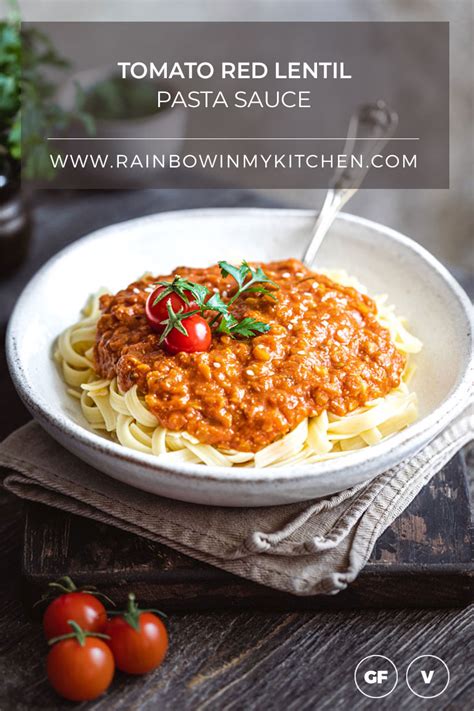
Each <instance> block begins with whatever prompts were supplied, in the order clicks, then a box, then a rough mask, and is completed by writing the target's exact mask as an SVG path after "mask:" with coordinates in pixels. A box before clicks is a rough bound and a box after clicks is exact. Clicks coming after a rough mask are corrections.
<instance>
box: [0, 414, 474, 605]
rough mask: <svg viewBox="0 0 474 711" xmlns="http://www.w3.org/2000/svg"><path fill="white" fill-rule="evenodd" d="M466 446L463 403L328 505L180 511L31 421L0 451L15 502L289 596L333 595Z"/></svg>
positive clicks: (473, 431)
mask: <svg viewBox="0 0 474 711" xmlns="http://www.w3.org/2000/svg"><path fill="white" fill-rule="evenodd" d="M473 438H474V408H473V407H472V405H471V406H470V407H469V408H467V409H466V410H465V411H464V413H463V414H462V415H461V416H460V417H458V418H457V419H456V420H455V421H454V422H453V423H452V424H451V425H450V426H449V427H448V428H447V429H446V430H445V431H444V432H443V433H442V434H440V435H439V436H438V437H437V438H436V439H435V440H433V441H432V442H431V443H430V444H429V445H428V446H427V447H426V448H425V449H424V450H423V451H421V452H420V453H419V454H417V455H416V456H415V457H413V458H412V459H411V460H410V461H405V462H402V464H400V465H398V466H396V467H394V468H393V469H390V470H389V471H387V472H386V473H385V474H382V475H380V476H378V477H377V478H376V479H374V480H373V481H372V482H370V483H369V484H368V485H364V486H359V487H355V488H353V489H350V490H348V491H344V492H342V493H340V494H335V495H333V496H331V497H329V498H327V499H323V500H318V501H314V502H305V503H298V504H289V505H286V506H275V507H265V508H253V509H241V508H230V509H229V508H218V507H212V506H199V505H196V504H185V503H181V502H179V501H171V500H170V499H165V498H161V497H159V496H154V495H152V494H148V493H146V492H143V491H139V490H137V489H134V488H132V487H130V486H127V485H125V484H121V483H120V482H118V481H115V480H114V479H112V478H110V477H108V476H106V475H105V474H101V473H100V472H98V471H96V470H95V469H93V468H92V467H90V466H88V465H87V464H85V463H84V462H82V461H81V460H80V459H77V458H76V457H74V456H73V455H72V454H70V453H69V452H67V451H66V450H65V449H63V448H62V447H61V446H60V445H59V444H57V443H56V442H55V441H54V440H53V439H51V438H50V437H49V436H48V435H47V434H46V433H45V432H44V431H43V430H42V429H41V427H40V426H39V425H38V424H36V423H34V422H31V423H29V424H27V425H25V426H24V427H22V428H21V429H19V430H17V431H16V432H14V433H13V434H12V435H10V437H8V438H7V439H6V440H5V441H4V442H3V443H2V444H1V445H0V465H1V466H3V467H5V468H6V469H7V472H6V475H5V478H4V482H3V483H4V486H5V487H6V489H8V490H9V491H11V492H13V493H14V494H16V495H17V496H20V497H21V498H24V499H29V500H31V501H37V502H41V503H44V504H48V505H49V506H55V507H57V508H60V509H64V510H66V511H70V512H71V513H74V514H79V515H81V516H86V517H89V518H93V519H96V520H98V521H101V522H103V523H107V524H111V525H113V526H117V527H118V528H122V529H125V530H127V531H130V532H132V533H136V534H138V535H140V536H144V537H146V538H149V539H151V540H153V541H159V542H160V543H164V544H166V545H167V546H170V547H171V548H175V549H177V550H178V551H181V552H182V553H185V554H187V555H189V556H192V557H194V558H198V559H199V560H202V561H205V562H206V563H210V564H211V565H214V566H217V567H218V568H223V569H225V570H228V571H230V572H232V573H235V574H236V575H240V576H242V577H244V578H249V579H250V580H254V581H255V582H258V583H262V584H264V585H268V586H270V587H272V588H276V589H278V590H284V591H286V592H290V593H294V594H297V595H315V594H318V593H324V594H334V593H337V592H339V591H340V590H343V589H344V588H345V587H347V585H348V584H349V583H351V582H352V581H353V580H355V578H356V577H357V575H358V574H359V572H360V570H361V569H362V568H363V567H364V565H365V564H366V562H367V560H368V558H369V556H370V553H371V551H372V549H373V547H374V544H375V541H376V540H377V538H378V537H379V536H380V535H381V533H383V531H384V530H385V529H386V528H387V526H389V525H390V523H392V521H393V520H394V519H395V518H396V517H397V516H399V515H400V514H401V513H402V511H403V510H404V509H405V508H406V507H407V506H408V504H409V503H410V502H411V501H412V500H413V499H414V497H415V496H416V494H417V493H418V492H419V491H420V489H421V488H422V487H423V486H424V485H425V484H426V483H427V482H428V481H429V480H430V479H431V477H432V476H434V474H435V473H436V472H438V471H439V470H440V469H441V467H443V466H444V464H446V462H448V461H449V460H450V459H451V458H452V457H453V456H454V454H455V453H456V452H457V451H458V450H459V449H461V447H463V446H464V445H465V444H466V443H467V442H469V441H471V440H472V439H473Z"/></svg>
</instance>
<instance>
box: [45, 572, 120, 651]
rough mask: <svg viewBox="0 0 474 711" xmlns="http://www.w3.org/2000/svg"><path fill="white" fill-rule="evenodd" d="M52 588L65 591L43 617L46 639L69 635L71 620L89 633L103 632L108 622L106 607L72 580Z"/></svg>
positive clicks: (68, 579)
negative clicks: (78, 588)
mask: <svg viewBox="0 0 474 711" xmlns="http://www.w3.org/2000/svg"><path fill="white" fill-rule="evenodd" d="M51 587H55V588H58V589H59V590H64V591H66V592H64V593H63V594H62V595H60V596H59V597H57V598H56V599H55V600H53V601H52V602H50V604H49V605H48V607H47V608H46V611H45V613H44V616H43V628H44V634H45V636H46V639H51V638H52V637H59V636H61V635H63V634H69V633H70V632H71V627H70V625H69V624H68V621H69V620H73V621H74V622H77V624H78V625H79V626H80V627H82V629H84V630H86V631H88V632H102V631H103V629H104V627H105V624H106V622H107V613H106V611H105V607H104V606H103V604H102V603H101V601H100V600H98V599H97V598H96V597H95V596H94V595H93V594H92V593H90V592H81V591H80V590H77V589H76V586H75V585H74V583H73V582H72V580H71V579H70V578H67V577H65V578H62V579H61V581H59V582H58V583H52V584H51Z"/></svg>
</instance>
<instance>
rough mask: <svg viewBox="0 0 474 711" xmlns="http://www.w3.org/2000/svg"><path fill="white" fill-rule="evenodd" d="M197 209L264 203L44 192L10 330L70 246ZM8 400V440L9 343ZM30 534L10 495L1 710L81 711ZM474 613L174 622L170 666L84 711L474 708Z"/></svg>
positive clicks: (3, 568) (11, 414)
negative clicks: (33, 585)
mask: <svg viewBox="0 0 474 711" xmlns="http://www.w3.org/2000/svg"><path fill="white" fill-rule="evenodd" d="M193 202H194V204H195V205H208V206H211V205H215V204H218V205H221V206H223V205H236V204H237V205H239V204H245V205H252V204H256V202H255V201H254V199H253V198H252V196H248V195H242V194H240V193H235V192H232V191H205V192H204V191H193V192H185V191H163V192H160V193H159V192H156V191H143V192H134V193H121V192H119V191H117V192H115V193H105V194H104V193H82V194H80V195H79V196H78V195H74V194H71V193H63V194H61V195H59V194H55V195H53V194H51V193H45V194H44V195H43V196H41V197H40V198H37V210H36V223H37V226H36V232H35V239H34V243H33V245H32V249H31V252H30V257H29V260H28V261H27V262H26V263H25V264H24V266H23V267H22V268H21V269H20V270H19V272H18V273H17V274H16V275H14V276H12V278H11V279H9V280H8V281H6V282H5V281H4V282H3V283H0V303H1V308H2V311H1V312H0V317H1V323H2V324H3V325H4V324H5V321H6V318H7V317H8V314H9V311H10V309H11V305H12V304H13V303H14V301H15V298H16V297H17V295H18V293H19V291H20V290H21V288H22V286H23V284H24V283H25V282H26V280H27V279H28V278H29V276H30V275H31V274H32V273H33V272H34V271H35V270H36V269H37V268H38V266H39V265H40V264H41V263H42V262H43V261H45V259H47V258H48V257H49V256H50V255H51V254H53V253H54V252H55V251H57V250H58V249H59V248H60V247H61V246H63V245H64V244H66V243H67V242H69V241H72V240H73V239H76V238H77V237H78V236H80V235H81V234H85V233H86V232H88V231H89V230H91V229H93V228H94V227H95V226H100V225H105V224H108V223H110V222H112V221H118V220H120V219H125V218H126V217H130V216H134V215H139V214H147V213H151V212H155V211H157V210H163V209H180V208H183V207H191V206H192V204H193ZM2 340H3V339H2ZM0 401H1V402H2V408H1V410H0V439H2V438H3V437H4V436H6V435H7V434H8V432H9V431H11V430H12V429H14V428H15V427H17V426H18V425H20V424H22V423H23V422H25V421H26V420H27V418H28V415H27V413H26V412H25V411H24V409H23V407H22V406H21V404H20V403H19V401H18V399H17V397H16V394H15V393H14V391H13V389H12V386H11V383H10V382H9V380H8V376H7V374H6V365H5V362H4V350H3V347H2V349H1V350H0ZM22 532H23V516H22V503H21V502H19V501H17V500H15V499H14V498H13V497H11V496H10V495H8V494H6V493H5V492H3V491H0V679H1V681H0V709H1V711H10V710H12V711H13V710H21V709H62V708H64V709H66V708H72V705H71V704H69V703H66V702H62V701H61V700H60V699H58V697H56V695H55V694H54V693H53V692H52V691H51V690H50V688H49V686H48V684H47V681H46V676H45V671H44V661H45V655H46V645H45V643H44V641H43V639H42V633H41V626H40V624H39V623H38V622H35V621H32V620H31V619H29V618H28V617H27V615H26V613H25V611H24V608H23V604H22V601H21V586H20V555H21V548H22ZM473 610H474V608H473V607H470V608H464V609H462V610H449V609H443V610H429V611H428V610H423V609H420V610H409V611H404V610H387V611H363V612H361V611H355V612H346V611H344V612H317V613H286V614H285V613H265V612H259V613H252V612H241V613H235V612H220V613H206V614H198V613H193V614H183V615H173V617H172V619H171V620H170V630H171V645H170V652H169V655H168V658H167V659H166V661H165V662H164V664H163V665H162V667H161V668H160V669H158V670H156V672H154V673H151V674H149V675H148V676H146V677H143V678H138V679H134V678H131V677H126V676H123V675H120V674H117V675H116V678H115V680H114V682H113V686H112V687H111V689H110V691H109V693H108V694H107V695H106V696H104V697H102V698H101V699H99V700H97V701H96V702H93V703H90V704H84V705H81V706H80V708H87V709H107V711H115V710H117V711H118V710H119V709H120V710H122V709H123V710H127V711H129V710H131V709H150V710H151V709H158V708H159V709H170V711H171V710H172V711H175V710H177V709H179V710H181V709H183V710H186V709H216V710H217V709H218V710H219V711H220V710H221V709H246V710H251V709H258V710H260V709H265V710H266V709H288V710H293V709H294V710H295V711H296V709H298V711H300V710H303V709H316V710H317V711H324V710H326V709H327V710H328V711H329V710H331V711H332V710H333V709H344V711H345V710H346V709H354V710H357V709H372V708H376V709H392V708H397V709H409V710H410V711H411V710H412V709H419V708H421V709H436V711H441V710H442V709H450V710H451V709H467V708H469V707H472V661H473V659H472V657H471V658H469V648H468V644H467V643H468V639H469V636H470V637H471V638H472V628H473V622H474V615H473ZM371 654H383V655H385V656H387V657H389V658H390V659H391V660H392V661H393V662H394V663H395V665H396V666H397V668H398V671H399V677H400V679H399V683H398V685H397V687H396V689H395V690H394V691H393V693H392V694H390V696H388V697H386V698H385V699H380V700H370V699H368V698H366V697H364V696H363V695H362V694H360V692H359V691H358V690H357V689H356V687H355V684H354V680H353V674H354V669H355V666H356V665H357V663H358V662H359V661H360V660H361V659H362V658H364V657H366V656H367V655H371ZM421 654H434V655H437V656H439V657H441V658H442V659H444V661H445V662H446V663H447V665H448V666H449V669H450V672H451V682H450V685H449V687H448V689H447V691H446V692H445V693H444V694H443V695H441V696H440V697H438V698H437V699H434V700H432V701H428V700H426V701H422V700H421V699H418V698H417V697H415V696H414V695H413V694H412V692H411V691H410V690H409V689H408V687H407V685H406V682H405V671H406V668H407V666H408V664H409V663H410V661H411V660H412V659H414V658H415V657H416V656H418V655H421ZM470 682H471V687H469V683H470ZM469 692H471V696H469ZM469 699H470V702H469Z"/></svg>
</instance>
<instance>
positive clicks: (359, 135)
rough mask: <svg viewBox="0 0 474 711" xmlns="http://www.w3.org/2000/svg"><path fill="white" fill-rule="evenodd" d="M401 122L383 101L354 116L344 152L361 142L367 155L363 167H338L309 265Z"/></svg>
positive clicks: (308, 250) (306, 256) (305, 260)
mask: <svg viewBox="0 0 474 711" xmlns="http://www.w3.org/2000/svg"><path fill="white" fill-rule="evenodd" d="M397 125H398V114H397V113H396V112H395V111H393V110H392V109H391V108H389V107H388V106H387V104H386V103H385V102H384V101H382V100H379V101H377V102H375V103H373V104H363V105H362V106H361V107H360V108H359V109H358V111H356V112H355V113H354V114H353V116H352V117H351V120H350V122H349V129H348V132H347V138H346V142H345V145H344V150H343V153H345V154H346V155H348V156H350V155H351V154H352V152H353V150H354V146H355V145H356V144H357V153H358V154H359V153H360V154H361V155H362V156H363V159H362V167H359V166H357V165H355V166H354V167H347V168H344V169H341V170H338V171H336V173H335V175H334V177H333V178H332V180H331V183H330V186H329V189H328V192H327V194H326V197H325V199H324V202H323V206H322V208H321V210H320V212H319V214H318V217H317V219H316V222H315V223H314V227H313V232H312V236H311V240H310V243H309V245H308V247H307V248H306V252H305V254H304V257H303V263H304V264H306V266H307V267H311V265H312V264H313V262H314V259H315V257H316V253H317V251H318V249H319V247H320V246H321V242H322V241H323V239H324V237H325V236H326V234H327V232H328V230H329V228H330V227H331V225H332V223H333V221H334V218H335V217H336V215H337V213H338V212H339V210H340V209H341V208H342V207H343V205H345V204H346V202H347V201H348V200H350V198H351V197H352V196H353V195H354V194H355V193H356V192H357V191H358V189H359V188H360V186H361V184H362V181H363V180H364V178H365V176H366V175H367V173H368V171H369V169H370V166H371V160H372V158H373V156H374V155H375V154H377V153H379V152H380V151H381V150H382V148H383V147H384V146H385V145H386V143H387V142H388V141H389V140H390V138H391V137H392V136H393V134H394V133H395V130H396V128H397Z"/></svg>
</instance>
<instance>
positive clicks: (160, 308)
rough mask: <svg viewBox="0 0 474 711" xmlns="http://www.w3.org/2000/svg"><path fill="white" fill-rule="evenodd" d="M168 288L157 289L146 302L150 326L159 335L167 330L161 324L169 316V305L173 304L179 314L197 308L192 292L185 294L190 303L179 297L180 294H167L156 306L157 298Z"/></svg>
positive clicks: (160, 287) (174, 309)
mask: <svg viewBox="0 0 474 711" xmlns="http://www.w3.org/2000/svg"><path fill="white" fill-rule="evenodd" d="M166 288H167V287H166V286H159V287H158V288H157V289H155V291H153V292H152V293H151V294H150V296H149V297H148V299H147V300H146V306H145V313H146V318H147V321H148V324H149V325H150V326H151V328H153V330H154V331H158V332H159V333H161V332H162V331H164V328H165V327H164V325H163V324H162V323H161V322H162V321H164V320H166V319H167V318H168V315H169V314H168V307H167V304H168V303H170V304H171V306H172V308H173V311H174V312H175V313H179V312H180V311H193V310H194V309H196V308H197V304H196V302H195V300H194V296H193V295H192V294H191V292H190V291H185V292H184V295H185V296H186V298H187V299H188V302H189V303H186V302H185V301H184V299H182V298H181V296H179V294H175V293H174V292H171V293H170V294H167V295H166V296H164V297H163V298H162V299H160V301H158V303H156V304H154V301H155V299H156V297H157V296H159V295H160V294H161V293H162V292H163V291H165V289H166Z"/></svg>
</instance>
